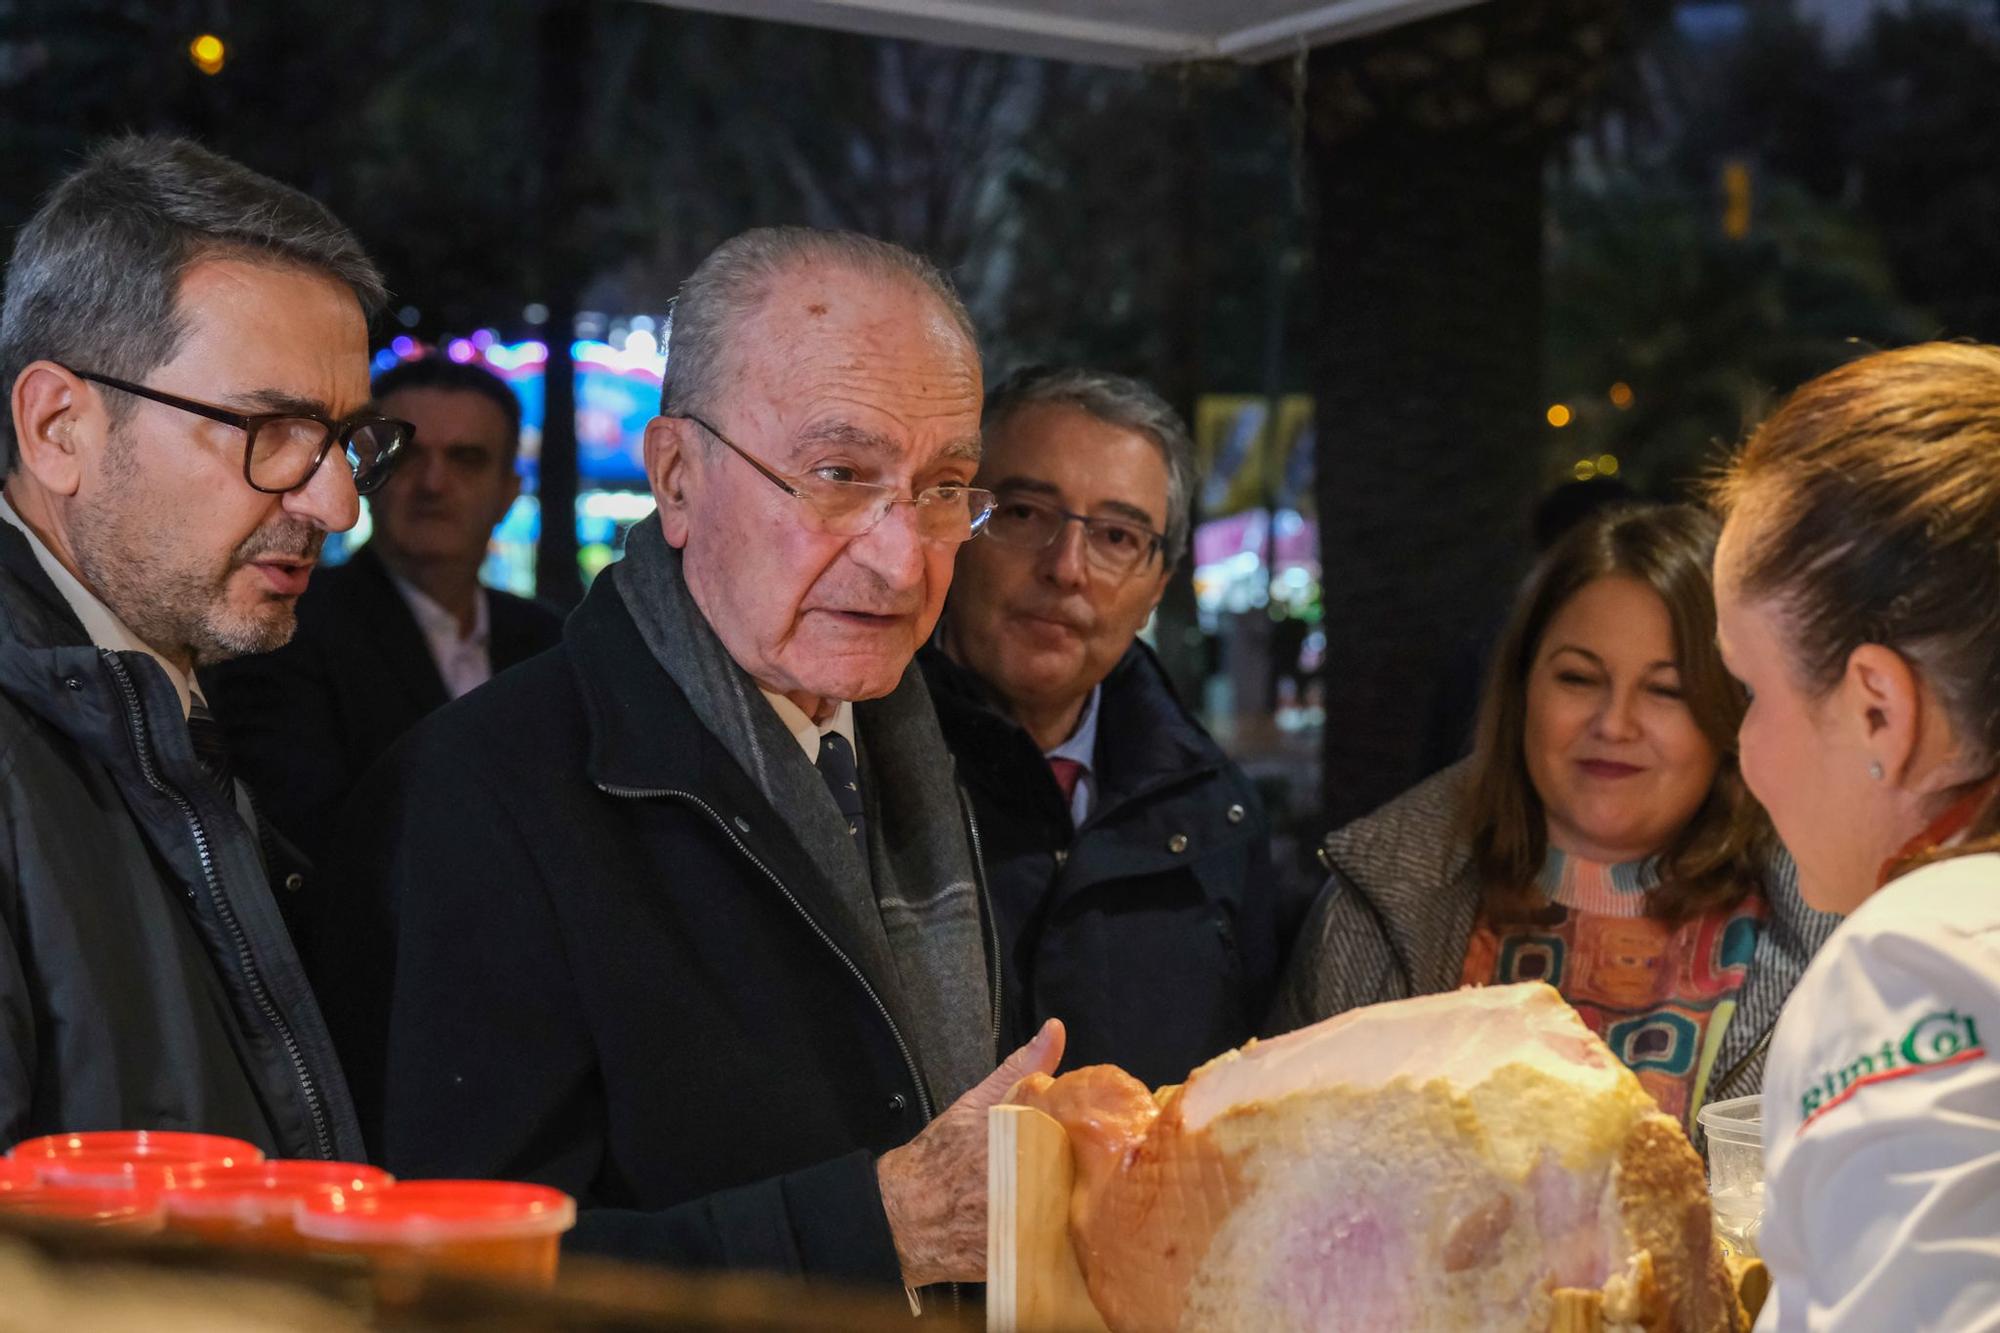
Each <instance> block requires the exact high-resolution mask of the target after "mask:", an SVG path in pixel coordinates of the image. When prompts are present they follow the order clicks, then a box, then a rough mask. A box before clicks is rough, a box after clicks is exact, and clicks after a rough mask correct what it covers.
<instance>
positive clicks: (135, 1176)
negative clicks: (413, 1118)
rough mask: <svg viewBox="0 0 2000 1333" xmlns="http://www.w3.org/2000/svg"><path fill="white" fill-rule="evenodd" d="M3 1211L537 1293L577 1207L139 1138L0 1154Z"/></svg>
mask: <svg viewBox="0 0 2000 1333" xmlns="http://www.w3.org/2000/svg"><path fill="white" fill-rule="evenodd" d="M0 1213H12V1214H16V1215H21V1214H25V1215H29V1216H34V1217H39V1218H46V1219H50V1220H52V1221H56V1222H62V1223H69V1224H72V1225H87V1226H98V1227H116V1228H120V1229H123V1230H129V1231H133V1232H141V1233H145V1232H159V1231H170V1232H176V1233H180V1234H184V1235H188V1236H192V1237H197V1238H200V1239H202V1240H206V1241H215V1242H222V1243H225V1244H238V1245H254V1246H258V1247H260V1248H263V1249H271V1250H282V1251H288V1252H291V1253H299V1254H336V1255H359V1256H362V1257H364V1258H366V1259H368V1260H369V1261H371V1262H372V1263H374V1264H375V1265H377V1266H378V1267H380V1268H384V1269H401V1270H408V1269H413V1268H414V1269H423V1270H438V1271H445V1272H456V1273H466V1274H476V1275H479V1276H483V1277H492V1278H498V1279H502V1280H509V1281H518V1282H528V1283H533V1284H537V1285H545V1284H547V1283H549V1282H552V1281H554V1279H555V1274H556V1261H557V1253H558V1250H559V1248H560V1245H561V1241H562V1235H563V1233H564V1232H566V1231H568V1230H569V1229H570V1227H572V1226H573V1225H575V1223H576V1204H575V1202H574V1201H573V1200H572V1199H571V1198H570V1197H569V1196H568V1195H567V1194H564V1193H562V1192H561V1191H560V1190H553V1189H548V1188H546V1187H544V1186H540V1185H521V1184H514V1183H512V1182H509V1181H498V1180H418V1181H407V1182H401V1183H399V1182H397V1181H396V1180H395V1179H394V1178H393V1177H391V1176H390V1175H389V1174H388V1173H387V1172H385V1171H381V1170H378V1169H377V1168H375V1167H372V1166H364V1165H362V1164H360V1163H358V1162H317V1161H268V1160H266V1159H265V1157H264V1154H263V1153H262V1152H261V1151H260V1150H259V1149H258V1148H257V1147H256V1145H255V1144H251V1143H246V1142H244V1141H243V1140H241V1139H230V1138H222V1137H220V1136H217V1135H212V1134H181V1133H171V1132H164V1131H147V1130H133V1131H113V1132H99V1133H84V1134H59V1135H52V1136H49V1137H47V1138H39V1139H29V1140H27V1141H26V1142H23V1143H20V1144H17V1145H16V1146H15V1148H14V1149H13V1151H12V1152H10V1153H9V1154H8V1155H7V1156H6V1157H5V1158H0Z"/></svg>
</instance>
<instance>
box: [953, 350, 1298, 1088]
mask: <svg viewBox="0 0 2000 1333" xmlns="http://www.w3.org/2000/svg"><path fill="white" fill-rule="evenodd" d="M985 428H986V452H985V456H984V458H983V460H982V461H981V463H980V471H979V476H980V483H981V484H982V485H984V486H988V487H990V488H992V489H993V491H994V492H995V493H996V495H997V496H998V502H999V503H998V508H996V509H995V510H994V513H993V517H992V519H990V520H989V521H988V523H987V526H986V530H985V532H983V533H982V534H981V535H980V538H979V540H978V541H976V542H973V543H971V544H969V545H967V546H966V547H965V549H964V550H963V551H961V552H960V554H959V558H958V573H957V576H956V579H955V581H954V583H953V587H952V594H951V601H950V603H949V605H948V606H947V607H946V610H945V615H944V623H943V626H942V628H941V629H940V632H939V635H938V644H939V646H937V647H933V648H928V649H926V650H925V652H924V654H923V656H922V658H921V659H920V660H921V661H922V663H923V666H924V671H925V675H926V676H927V678H928V679H929V681H930V685H931V691H932V693H933V694H934V695H935V696H936V698H937V705H938V717H939V720H940V721H941V722H942V723H943V725H944V733H945V740H946V742H947V743H948V744H949V745H950V746H951V748H952V752H953V754H954V755H955V756H957V759H958V764H959V771H960V773H961V774H962V775H963V776H964V779H965V782H966V786H967V788H968V789H969V790H970V792H971V793H972V799H973V804H974V808H975V810H976V811H977V814H978V816H979V823H980V831H981V834H982V842H983V852H984V857H985V864H986V869H987V874H988V878H989V880H990V883H991V885H992V890H993V904H994V911H995V915H996V916H997V918H998V920H999V926H1000V941H1001V950H1002V957H1003V958H1004V959H1005V960H1006V963H1007V982H1008V985H1007V990H1006V993H1007V997H1008V1003H1009V1009H1008V1019H1009V1021H1010V1023H1011V1024H1013V1025H1014V1026H1015V1027H1016V1028H1017V1029H1019V1030H1026V1029H1028V1028H1029V1027H1031V1026H1032V1025H1033V1024H1035V1023H1038V1022H1040V1021H1042V1020H1044V1019H1046V1018H1049V1017H1057V1018H1060V1019H1062V1021H1063V1023H1064V1025H1065V1027H1066V1028H1067V1030H1068V1036H1069V1042H1068V1050H1069V1059H1070V1061H1071V1063H1073V1064H1079V1065H1081V1064H1098V1063H1110V1064H1117V1065H1121V1066H1123V1067H1124V1068H1126V1069H1127V1070H1129V1071H1131V1072H1132V1073H1133V1074H1135V1075H1137V1076H1138V1077H1139V1078H1141V1079H1143V1080H1145V1081H1147V1082H1149V1083H1153V1084H1156V1085H1157V1084H1163V1083H1178V1082H1180V1081H1181V1080H1182V1079H1184V1078H1185V1077H1186V1076H1187V1073H1188V1071H1189V1070H1190V1069H1192V1068H1193V1067H1194V1066H1196V1065H1198V1064H1200V1063H1201V1062H1203V1061H1204V1060H1207V1059H1209V1058H1210V1057H1211V1056H1214V1055H1218V1054H1220V1053H1221V1052H1223V1051H1225V1050H1228V1049H1229V1048H1231V1047H1233V1046H1237V1045H1239V1044H1241V1043H1242V1042H1243V1041H1244V1040H1246V1039H1247V1038H1249V1037H1250V1036H1252V1035H1253V1034H1254V1033H1255V1032H1256V1030H1257V1025H1258V1024H1259V1023H1260V1022H1261V1021H1262V1019H1263V1016H1264V1011H1265V1009H1266V1008H1267V1007H1268V1006H1269V1004H1270V1002H1271V996H1272V994H1273V991H1274V988H1275V987H1276V985H1277V979H1278V969H1279V967H1280V965H1281V964H1282V963H1283V961H1284V956H1285V952H1286V949H1287V947H1288V944H1289V940H1290V936H1291V934H1292V932H1293V931H1294V930H1295V929H1296V927H1297V923H1298V921H1299V918H1300V917H1302V916H1303V915H1304V912H1305V908H1306V904H1307V902H1308V900H1309V897H1310V889H1309V886H1304V885H1299V886H1293V887H1291V888H1289V889H1288V888H1287V887H1286V885H1285V884H1283V883H1282V882H1281V881H1280V879H1279V877H1278V875H1277V874H1276V872H1275V871H1274V870H1273V868H1272V864H1271V848H1270V829H1269V826H1268V825H1267V823H1266V821H1265V818H1264V810H1263V807H1262V805H1261V804H1260V803H1259V802H1258V799H1257V793H1256V791H1255V790H1254V788H1253V787H1252V786H1251V784H1250V780H1249V778H1248V777H1246V776H1245V775H1244V773H1243V771H1242V770H1241V769H1240V768H1238V767H1237V766H1236V765H1235V764H1234V763H1232V762H1230V760H1229V759H1228V757H1227V756H1225V755H1224V754H1223V753H1222V751H1221V749H1219V748H1218V747H1217V746H1216V743H1215V741H1214V740H1213V739H1212V738H1211V737H1210V736H1209V734H1208V733H1207V732H1206V731H1205V730H1203V729H1202V726H1201V724H1200V723H1199V722H1198V721H1196V720H1195V718H1194V716H1193V715H1192V714H1191V713H1189V711H1188V710H1187V708H1186V707H1185V706H1184V705H1183V704H1182V703H1181V701H1180V700H1179V699H1178V698H1177V697H1176V696H1175V694H1174V691H1173V688H1172V686H1170V685H1169V684H1168V682H1167V678H1166V674H1165V673H1164V672H1163V671H1162V670H1161V669H1160V664H1159V662H1158V661H1157V660H1156V659H1155V658H1154V656H1153V653H1152V650H1151V649H1150V648H1148V647H1147V646H1146V645H1145V644H1144V643H1143V642H1141V641H1140V640H1139V638H1138V634H1139V630H1140V628H1141V627H1142V626H1143V625H1144V624H1145V623H1146V619H1147V617H1148V616H1150V615H1151V614H1152V612H1153V608H1154V607H1155V606H1157V605H1158V604H1159V601H1160V596H1161V594H1162V593H1163V592H1165V590H1166V586H1167V579H1168V577H1169V575H1170V574H1171V572H1172V570H1173V568H1174V566H1175V565H1176V564H1177V563H1178V562H1179V560H1180V559H1181V557H1182V555H1183V554H1184V553H1185V552H1186V550H1187V544H1188V523H1189V517H1188V493H1189V490H1190V487H1191V484H1192V478H1193V476H1194V465H1193V460H1192V454H1193V448H1192V445H1191V444H1190V443H1189V440H1188V435H1187V430H1186V428H1185V427H1184V426H1183V425H1182V424H1181V422H1180V418H1179V416H1178V414H1176V413H1175V412H1174V410H1173V409H1172V408H1171V407H1169V406H1168V405H1167V404H1166V403H1165V402H1164V401H1162V400H1161V399H1160V397H1159V395H1158V394H1155V393H1154V392H1153V391H1152V390H1151V389H1149V388H1147V387H1146V386H1145V385H1143V384H1141V383H1139V382H1138V381H1136V380H1132V379H1128V378H1126V377H1124V376H1121V375H1112V374H1106V373H1103V372H1098V371H1092V370H1083V369H1053V368H1037V369H1031V370H1027V371H1023V372H1021V373H1019V374H1017V375H1015V376H1014V377H1013V378H1012V379H1010V380H1008V381H1007V382H1006V383H1005V384H1003V385H1001V386H1000V387H999V388H998V389H996V390H994V392H993V394H992V395H991V397H989V398H988V400H987V403H986V411H985Z"/></svg>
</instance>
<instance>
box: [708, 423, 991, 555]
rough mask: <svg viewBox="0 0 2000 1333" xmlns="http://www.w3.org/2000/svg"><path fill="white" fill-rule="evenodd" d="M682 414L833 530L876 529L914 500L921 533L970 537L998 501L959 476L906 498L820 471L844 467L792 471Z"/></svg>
mask: <svg viewBox="0 0 2000 1333" xmlns="http://www.w3.org/2000/svg"><path fill="white" fill-rule="evenodd" d="M679 416H680V419H681V420H683V421H692V422H693V423H694V424H695V425H697V426H699V427H701V428H702V429H703V430H705V431H707V432H708V433H709V434H710V435H713V436H714V437H715V438H716V439H718V440H721V441H722V443H723V444H724V445H725V446H727V448H728V449H729V452H731V453H733V454H735V455H736V456H737V457H738V458H740V459H742V460H743V461H744V462H746V463H748V464H749V465H750V466H751V467H754V468H756V469H757V471H758V473H759V474H760V475H761V476H762V477H763V478H764V480H766V481H768V482H770V483H771V484H772V485H773V486H776V487H777V488H778V489H779V490H781V491H783V492H784V493H785V494H787V495H789V496H791V497H792V498H793V499H795V500H803V501H805V503H806V506H807V507H808V508H810V509H811V510H812V511H813V513H814V514H815V515H816V516H817V517H818V519H819V523H820V527H821V529H822V530H824V531H826V532H829V533H832V534H834V535H835V536H840V537H859V536H861V535H862V534H863V533H865V532H869V531H872V530H873V529H874V527H875V525H876V524H878V523H880V522H881V521H882V520H883V518H885V517H886V516H887V515H888V513H889V510H890V508H891V506H894V505H911V506H913V507H914V508H915V510H916V516H917V535H918V536H920V537H922V538H923V539H924V540H925V541H932V542H954V543H956V542H963V541H969V540H971V538H972V534H973V533H975V532H978V531H979V530H980V529H981V528H982V527H984V526H985V525H986V520H987V517H988V516H989V515H991V514H992V512H993V506H994V505H995V504H997V503H998V502H999V497H998V496H996V495H994V494H993V492H991V491H983V490H980V489H979V488H978V487H976V486H961V485H959V484H958V483H957V482H946V483H944V484H943V485H939V486H927V487H925V488H924V489H923V490H921V491H918V492H917V493H916V494H915V495H914V496H912V497H910V498H909V499H907V500H906V499H904V498H903V497H902V496H900V495H898V494H896V487H894V486H885V485H882V484H881V483H879V482H873V481H848V480H846V479H844V478H840V477H829V476H825V475H822V473H823V472H830V471H841V470H844V469H837V468H826V469H822V470H821V471H814V472H804V473H800V474H799V475H797V476H789V477H788V476H786V475H785V474H784V473H781V472H773V471H772V470H771V469H770V468H768V467H765V466H764V465H763V464H762V463H760V462H758V461H757V460H756V459H755V458H752V457H751V456H750V455H749V454H747V453H745V452H744V451H743V450H742V449H740V448H738V447H737V446H736V444H735V443H733V442H732V441H731V440H730V438H729V437H728V436H727V435H724V434H723V433H722V432H721V431H719V430H717V429H716V428H715V427H713V426H711V425H709V424H708V423H707V422H706V421H704V420H702V419H701V418H700V417H698V416H695V415H693V414H692V413H687V412H683V413H680V414H679Z"/></svg>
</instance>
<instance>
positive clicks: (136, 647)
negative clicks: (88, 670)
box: [0, 492, 208, 717]
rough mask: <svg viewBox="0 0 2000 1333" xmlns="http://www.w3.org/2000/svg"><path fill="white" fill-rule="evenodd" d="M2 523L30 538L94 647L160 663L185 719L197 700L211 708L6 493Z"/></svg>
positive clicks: (1, 495) (1, 500)
mask: <svg viewBox="0 0 2000 1333" xmlns="http://www.w3.org/2000/svg"><path fill="white" fill-rule="evenodd" d="M0 521H4V522H6V523H9V524H12V525H13V526H14V527H16V528H19V529H20V530H21V532H22V533H24V534H25V535H26V536H27V538H28V547H29V549H31V550H32V551H34V553H35V563H37V564H39V565H40V566H41V567H42V572H43V573H44V574H47V575H48V576H49V582H51V583H53V584H55V585H56V591H57V592H59V593H61V594H62V599H63V601H65V602H67V603H69V609H70V610H71V611H72V612H73V613H75V615H76V618H77V619H78V620H80V621H82V622H83V632H84V633H85V634H87V635H89V636H90V641H91V642H92V643H94V644H96V645H97V646H98V647H99V648H106V649H109V650H110V651H112V652H115V653H144V654H146V656H148V657H150V658H152V659H153V660H154V661H155V662H158V663H159V664H160V668H161V669H162V670H164V671H165V672H166V673H167V679H168V680H169V681H171V682H172V683H173V687H174V693H175V694H177V695H179V696H180V701H181V716H182V717H186V716H187V714H188V709H189V706H190V704H191V703H192V702H193V701H194V700H197V699H200V700H201V702H202V704H203V705H204V706H206V705H207V703H208V701H207V700H206V699H203V698H202V694H201V689H200V687H199V686H197V685H196V684H195V683H194V678H193V677H192V676H190V675H189V674H188V673H187V672H185V671H182V670H181V669H180V668H179V667H177V666H175V665H174V664H173V663H172V662H169V661H168V660H167V659H166V658H164V657H162V656H160V654H159V653H158V652H157V651H155V650H154V648H153V646H152V645H151V644H148V643H146V642H145V641H144V640H142V639H140V637H139V636H138V635H136V634H134V633H133V632H132V631H131V630H129V629H127V628H126V627H125V622H124V621H122V620H120V619H119V618H118V617H117V616H116V615H115V614H114V613H113V612H112V610H111V608H110V607H108V606H106V605H105V604H104V602H103V600H102V599H101V598H99V597H98V595H97V594H96V593H94V592H92V591H91V590H90V589H89V588H87V587H85V586H84V584H83V581H82V580H81V579H79V578H77V576H76V575H74V574H72V573H70V572H69V567H68V566H67V565H65V564H63V562H62V561H60V560H58V559H56V556H55V552H53V551H51V550H50V549H49V548H48V545H47V544H46V543H45V542H43V541H42V539H41V537H40V536H38V535H37V534H36V532H35V530H34V529H33V528H31V527H29V526H28V524H27V520H25V519H23V518H22V517H21V516H20V514H18V513H16V512H15V510H14V502H13V501H12V500H10V499H8V498H7V496H6V494H5V492H0Z"/></svg>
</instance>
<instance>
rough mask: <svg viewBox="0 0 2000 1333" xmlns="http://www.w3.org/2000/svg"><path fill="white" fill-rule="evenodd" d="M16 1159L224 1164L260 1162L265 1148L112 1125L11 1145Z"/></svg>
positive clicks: (220, 1138)
mask: <svg viewBox="0 0 2000 1333" xmlns="http://www.w3.org/2000/svg"><path fill="white" fill-rule="evenodd" d="M7 1155H8V1156H9V1157H12V1158H15V1159H17V1160H18V1159H27V1158H32V1159H35V1160H46V1161H55V1160H58V1159H61V1158H66V1157H95V1158H100V1159H102V1158H107V1157H113V1158H125V1159H128V1160H132V1161H137V1160H139V1159H141V1158H146V1159H150V1160H153V1161H161V1162H193V1163H199V1164H201V1165H204V1166H227V1165H229V1164H230V1163H232V1162H261V1161H263V1160H264V1150H263V1149H262V1148H259V1147H258V1146H257V1145H256V1144H254V1143H246V1142H244V1141H243V1140H242V1139H231V1138H224V1137H223V1136H222V1135H220V1134H184V1133H180V1132H178V1131H176V1130H166V1129H111V1130H97V1131H92V1132H89V1133H84V1134H49V1135H45V1136H44V1137H42V1138H39V1139H27V1140H25V1141H23V1142H21V1143H17V1144H15V1145H14V1150H13V1151H12V1152H10V1153H8V1154H7Z"/></svg>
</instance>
